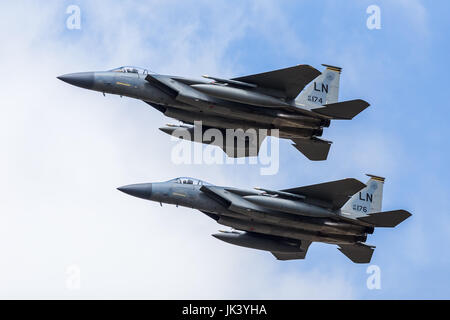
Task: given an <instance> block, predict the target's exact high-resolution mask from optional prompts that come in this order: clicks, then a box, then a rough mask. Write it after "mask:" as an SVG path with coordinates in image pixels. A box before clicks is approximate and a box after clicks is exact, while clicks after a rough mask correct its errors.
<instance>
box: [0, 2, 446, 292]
mask: <svg viewBox="0 0 450 320" xmlns="http://www.w3.org/2000/svg"><path fill="white" fill-rule="evenodd" d="M372 4H376V5H378V6H379V7H380V9H381V29H380V30H369V29H368V28H367V27H366V20H367V18H368V16H369V15H368V14H367V13H366V9H367V7H368V6H369V5H372ZM70 5H77V6H79V8H80V10H81V29H80V30H70V29H68V28H67V27H66V20H67V18H68V17H69V15H68V14H67V13H66V9H67V7H68V6H70ZM449 7H450V5H449V4H448V3H447V2H444V1H435V2H433V4H432V5H431V2H425V1H419V0H410V1H406V0H397V1H381V0H380V1H373V0H370V1H362V0H360V1H345V2H343V1H331V0H330V1H319V2H318V1H314V2H313V1H264V0H255V1H206V0H205V1H167V0H164V1H163V0H160V1H145V2H144V1H114V2H112V1H45V2H44V1H8V2H6V1H3V2H2V3H1V4H0V23H1V26H2V27H1V28H0V39H2V42H1V46H0V66H1V70H2V71H3V72H2V75H3V76H2V77H0V88H1V89H0V101H1V102H0V103H1V108H0V148H1V149H0V150H1V157H0V177H1V179H2V183H1V184H0V195H1V201H0V256H1V262H0V297H1V298H63V299H67V298H187V299H189V298H195V299H197V298H204V299H205V298H218V299H222V298H230V299H240V298H273V299H283V298H285V299H297V298H306V299H308V298H337V299H351V298H362V299H370V298H374V299H379V298H385V299H386V298H387V299H389V298H450V289H449V287H450V286H449V283H450V274H449V273H448V269H449V268H450V250H448V249H447V247H448V245H449V244H450V213H449V206H450V200H449V191H450V189H449V187H448V185H449V183H448V181H449V180H450V173H449V169H448V163H449V153H448V150H447V148H448V145H449V143H448V136H449V134H450V129H449V128H448V125H447V124H448V120H449V118H450V112H449V106H448V102H447V101H448V98H447V96H448V88H447V85H448V78H447V76H446V75H447V74H449V72H448V69H449V67H448V56H449V43H450V41H449V40H450V39H449V35H448V32H447V30H449V27H450V25H449V24H450V23H449V22H448V17H447V16H446V15H444V14H443V13H444V12H448V10H449ZM303 63H306V64H311V65H312V66H314V67H316V68H319V69H320V68H321V66H320V64H321V63H327V64H332V65H337V66H341V67H342V68H343V73H342V77H341V91H340V98H341V99H342V100H349V99H356V98H361V99H365V100H367V101H369V102H370V103H371V107H370V108H369V109H367V110H366V111H364V112H363V113H362V114H361V115H359V116H358V117H357V118H355V119H354V121H351V122H335V123H333V125H332V127H331V128H329V129H326V131H325V133H324V138H325V139H328V140H332V141H334V144H333V145H332V149H331V152H330V156H329V158H328V160H327V161H325V162H321V163H315V162H314V163H313V162H310V161H308V160H306V159H305V158H304V157H302V155H301V154H299V153H298V151H297V150H295V149H294V148H293V147H291V146H290V144H289V143H288V142H287V141H282V142H280V147H281V155H280V170H279V172H278V174H277V175H273V176H261V175H260V174H259V172H260V171H259V170H260V168H259V166H255V165H234V166H231V165H210V166H205V165H175V164H173V163H172V162H171V158H170V154H171V150H172V148H173V146H174V144H175V142H172V141H170V137H168V136H166V135H165V134H164V133H162V132H160V131H159V130H157V128H158V127H159V126H161V125H164V124H166V123H174V121H173V120H170V119H168V118H165V117H164V116H163V115H162V114H160V113H159V112H157V111H156V110H154V109H152V108H149V107H148V106H147V105H146V104H145V103H142V102H140V101H137V100H132V99H128V98H122V99H121V98H120V97H116V96H106V97H103V96H102V95H101V94H100V93H95V92H92V91H87V90H82V89H79V88H75V87H72V86H68V85H67V84H64V83H63V82H61V81H59V80H57V79H56V76H58V75H61V74H64V73H70V72H77V71H93V70H105V69H112V68H114V67H117V66H120V65H138V66H142V67H146V68H148V69H150V70H153V71H156V72H158V73H168V74H177V75H185V76H200V75H201V74H211V75H217V76H220V77H231V76H239V75H245V74H251V73H258V72H263V71H267V70H270V69H275V68H282V67H288V66H292V65H295V64H303ZM365 173H373V174H377V175H381V176H386V177H387V180H386V184H385V195H384V203H383V209H384V210H393V209H406V210H409V211H410V212H412V213H413V217H412V218H410V219H408V220H407V221H406V222H404V223H403V224H401V225H400V226H399V227H398V228H396V229H387V230H377V231H376V233H375V234H374V235H372V236H370V237H369V239H368V241H367V242H368V243H370V244H373V245H376V246H377V249H376V250H375V253H374V256H373V259H372V264H373V265H376V266H378V267H379V268H380V270H381V289H380V290H368V288H367V286H366V280H367V277H368V274H367V273H366V270H367V267H368V266H367V265H356V264H353V263H351V262H350V261H349V260H348V259H347V258H346V257H345V256H344V255H342V254H341V253H340V252H339V251H338V250H336V247H335V246H332V245H325V244H318V243H314V244H313V245H312V246H311V247H310V250H309V252H308V256H307V259H306V260H304V261H292V262H279V261H277V260H275V259H274V258H273V257H272V256H271V255H270V254H268V253H264V252H259V251H255V250H250V249H244V248H240V247H234V246H230V245H227V244H225V243H223V242H220V241H218V240H216V239H214V238H212V237H211V236H210V234H212V233H214V232H216V230H217V229H220V228H221V227H220V226H219V225H217V224H216V223H215V222H214V221H213V220H211V219H209V218H207V217H206V216H204V215H202V214H201V213H199V212H195V211H193V210H189V209H185V208H178V209H177V208H175V207H171V206H163V207H160V206H159V204H156V203H150V202H145V201H143V200H138V199H135V198H132V197H129V196H126V195H124V194H122V193H120V192H118V191H117V190H116V187H118V186H121V185H125V184H130V183H138V182H150V181H165V180H168V179H171V178H174V177H176V176H194V177H198V178H201V179H204V180H207V181H210V182H212V183H215V184H221V185H231V186H238V187H253V186H264V187H267V188H287V187H295V186H301V185H306V184H313V183H319V182H324V181H328V180H333V179H340V178H346V177H354V178H357V179H360V180H363V181H365V179H366V177H365V176H364V174H365ZM74 274H75V275H76V279H78V280H79V281H78V280H76V281H75V282H73V279H74V278H73V276H74ZM74 283H75V285H74Z"/></svg>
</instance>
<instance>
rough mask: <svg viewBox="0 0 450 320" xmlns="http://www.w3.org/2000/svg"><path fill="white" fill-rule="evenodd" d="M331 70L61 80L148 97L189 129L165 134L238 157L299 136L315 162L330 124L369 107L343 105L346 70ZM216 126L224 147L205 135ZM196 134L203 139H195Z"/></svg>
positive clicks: (133, 73)
mask: <svg viewBox="0 0 450 320" xmlns="http://www.w3.org/2000/svg"><path fill="white" fill-rule="evenodd" d="M324 66H325V67H326V68H325V70H324V71H323V72H322V73H320V72H319V71H318V70H316V69H315V68H313V67H311V66H309V65H298V66H294V67H290V68H286V69H280V70H275V71H270V72H265V73H260V74H255V75H250V76H244V77H239V78H234V79H221V78H216V77H210V76H204V78H205V79H204V80H197V79H191V78H183V77H178V76H168V75H159V74H155V73H149V72H148V71H147V70H145V69H141V68H136V67H120V68H117V69H113V70H110V71H106V72H82V73H73V74H66V75H63V76H59V77H58V79H60V80H62V81H65V82H67V83H69V84H72V85H75V86H78V87H82V88H86V89H90V90H95V91H99V92H102V93H103V94H105V93H111V94H117V95H120V96H128V97H131V98H136V99H140V100H143V101H144V102H146V103H147V104H149V105H150V106H152V107H153V108H155V109H157V110H158V111H160V112H162V113H164V114H165V115H166V116H168V117H170V118H174V119H177V120H180V121H181V122H183V123H185V124H187V125H168V126H166V127H162V128H160V130H162V131H163V132H165V133H167V134H171V135H176V136H178V137H179V138H182V139H188V140H191V141H195V142H201V143H206V144H213V145H218V146H219V147H221V148H222V149H223V150H224V151H225V152H226V154H227V155H228V156H230V157H247V156H257V155H258V152H259V148H260V146H261V143H262V142H263V140H264V138H265V137H266V136H267V135H269V136H270V135H279V137H280V138H285V139H291V140H292V141H293V142H294V144H293V145H294V146H295V147H296V148H297V149H298V150H299V151H300V152H302V153H303V154H304V155H305V156H306V157H307V158H308V159H310V160H326V159H327V156H328V152H329V149H330V145H331V142H330V141H326V140H322V139H320V138H318V137H320V136H321V135H322V132H323V128H324V127H328V126H329V125H330V120H334V119H348V120H350V119H353V117H355V116H356V115H357V114H358V113H360V112H361V111H363V110H364V109H366V108H367V107H368V106H369V104H368V103H367V102H365V101H363V100H359V99H358V100H351V101H344V102H338V91H339V78H340V73H341V68H338V67H333V66H329V65H324ZM311 81H312V83H311V84H310V85H309V86H308V87H307V88H306V89H305V90H303V89H304V88H305V86H306V85H308V84H309V83H310V82H311ZM197 121H201V126H199V125H198V123H197ZM196 124H197V125H196ZM212 128H214V129H218V130H219V132H220V133H221V134H222V137H225V138H224V139H222V140H221V141H222V142H218V141H215V140H214V139H206V138H203V134H204V132H205V131H206V130H208V129H212ZM195 129H198V130H199V131H200V134H199V135H194V134H193V133H194V131H195ZM227 129H234V130H237V129H241V130H242V131H244V132H245V134H244V135H242V134H241V135H236V136H234V135H233V136H229V135H226V131H227ZM249 129H256V130H254V131H251V132H250V130H249ZM274 129H278V130H279V131H278V132H277V131H274ZM260 130H265V131H264V132H263V133H261V131H260ZM255 131H256V133H255ZM194 136H199V137H200V138H195V137H194ZM226 139H229V140H231V139H232V141H226ZM224 140H225V141H224Z"/></svg>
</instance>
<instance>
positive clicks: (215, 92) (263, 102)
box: [191, 84, 289, 108]
mask: <svg viewBox="0 0 450 320" xmlns="http://www.w3.org/2000/svg"><path fill="white" fill-rule="evenodd" d="M191 87H192V88H194V89H196V90H198V91H200V92H203V93H205V94H208V95H210V96H213V97H216V98H219V99H224V100H229V101H234V102H239V103H245V104H251V105H254V106H260V107H267V108H270V107H272V108H278V107H287V106H289V104H287V103H286V102H284V101H282V100H281V99H277V98H275V97H272V96H268V95H266V94H263V93H259V92H256V91H250V90H244V89H240V88H235V87H230V86H227V85H217V84H193V85H191Z"/></svg>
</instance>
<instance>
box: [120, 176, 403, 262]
mask: <svg viewBox="0 0 450 320" xmlns="http://www.w3.org/2000/svg"><path fill="white" fill-rule="evenodd" d="M368 176H369V177H370V179H369V181H368V182H367V184H364V183H362V182H360V181H358V180H356V179H343V180H338V181H332V182H326V183H321V184H315V185H310V186H304V187H298V188H291V189H286V190H280V191H278V190H269V189H262V188H255V189H249V190H246V189H238V188H231V187H219V186H215V185H212V184H209V183H206V182H204V181H201V180H197V179H193V178H176V179H173V180H170V181H167V182H162V183H144V184H133V185H128V186H124V187H120V188H118V190H120V191H122V192H124V193H126V194H129V195H132V196H134V197H138V198H142V199H145V200H151V201H156V202H160V203H161V205H162V203H168V204H172V205H176V206H184V207H188V208H194V209H197V210H199V211H201V212H203V213H204V214H205V215H207V216H208V217H210V218H212V219H214V220H215V221H217V223H219V224H221V225H223V226H227V227H231V228H232V231H221V232H219V233H216V234H213V237H215V238H217V239H219V240H222V241H225V242H227V243H230V244H234V245H237V246H241V247H246V248H252V249H259V250H264V251H269V252H271V253H272V254H273V255H274V256H275V257H276V258H277V259H278V260H293V259H304V258H305V256H306V253H307V251H308V248H309V246H310V245H311V243H312V242H324V243H329V244H334V245H337V246H338V249H339V250H340V251H341V252H342V253H343V254H344V255H346V256H347V257H348V258H349V259H350V260H351V261H353V262H355V263H369V262H370V260H371V258H372V254H373V252H374V248H375V247H374V246H372V245H368V244H366V243H364V242H365V241H366V239H367V235H368V234H372V233H373V232H374V229H375V228H377V227H380V228H382V227H387V228H393V227H395V226H397V225H398V224H400V223H401V222H402V221H404V220H405V219H407V218H408V217H410V216H411V214H410V213H409V212H407V211H405V210H394V211H381V203H382V198H383V184H384V181H385V179H384V178H382V177H377V176H374V175H368Z"/></svg>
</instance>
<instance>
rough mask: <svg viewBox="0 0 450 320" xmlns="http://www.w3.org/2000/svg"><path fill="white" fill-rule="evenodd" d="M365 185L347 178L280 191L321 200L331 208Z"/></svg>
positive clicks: (341, 204) (341, 203) (338, 206)
mask: <svg viewBox="0 0 450 320" xmlns="http://www.w3.org/2000/svg"><path fill="white" fill-rule="evenodd" d="M365 187H366V185H365V184H364V183H362V182H361V181H359V180H356V179H352V178H349V179H343V180H337V181H332V182H325V183H320V184H315V185H311V186H305V187H299V188H293V189H287V190H282V191H284V192H289V193H295V194H300V195H303V196H306V197H307V198H308V197H309V198H313V199H317V200H322V201H325V202H328V203H330V204H331V205H332V207H333V208H340V207H342V206H343V205H344V203H346V202H347V201H348V199H349V198H350V197H351V196H352V195H354V194H355V193H357V192H358V191H359V190H361V189H363V188H365Z"/></svg>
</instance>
